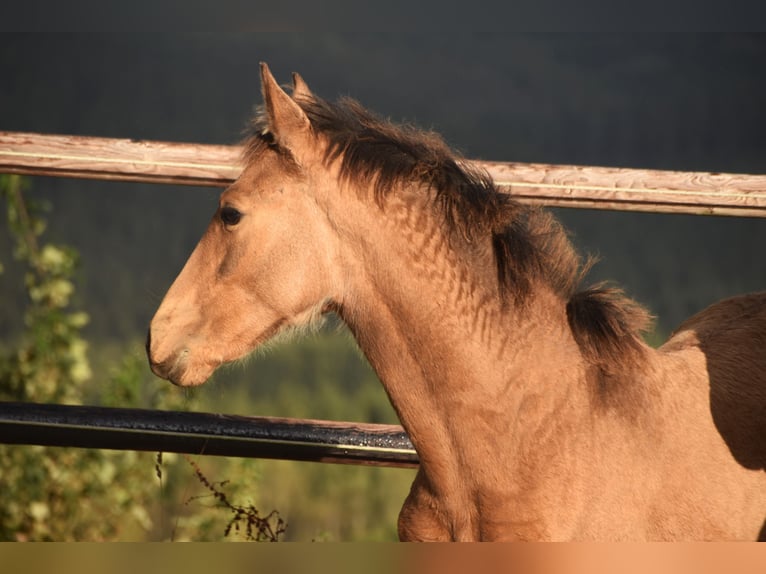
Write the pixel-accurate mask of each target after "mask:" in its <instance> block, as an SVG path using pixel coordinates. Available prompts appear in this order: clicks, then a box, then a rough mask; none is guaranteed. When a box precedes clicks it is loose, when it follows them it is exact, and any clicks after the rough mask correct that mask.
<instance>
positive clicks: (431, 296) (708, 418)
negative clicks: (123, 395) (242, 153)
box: [147, 66, 766, 540]
mask: <svg viewBox="0 0 766 574" xmlns="http://www.w3.org/2000/svg"><path fill="white" fill-rule="evenodd" d="M262 81H263V90H264V101H265V115H264V116H263V118H262V119H261V122H260V123H259V124H258V131H257V133H256V134H255V135H254V137H253V138H251V140H250V142H249V143H248V146H247V154H246V167H245V169H244V171H243V173H242V176H241V177H240V178H239V179H238V181H237V182H236V183H235V184H234V185H233V186H232V187H231V188H229V189H228V190H226V191H225V192H224V193H223V195H222V197H221V202H220V208H219V211H218V212H217V213H216V216H215V217H214V219H213V221H212V222H211V224H210V226H209V228H208V230H207V232H206V233H205V235H204V236H203V238H202V240H201V241H200V244H199V245H198V247H197V249H196V250H195V252H194V253H193V254H192V256H191V257H190V259H189V262H188V263H187V265H186V267H185V268H184V270H183V271H182V272H181V274H180V275H179V277H178V279H177V280H176V281H175V283H174V284H173V286H172V287H171V289H170V290H169V292H168V294H167V296H166V298H165V300H164V301H163V303H162V305H161V306H160V309H159V310H158V311H157V314H156V316H155V318H154V319H153V321H152V326H151V329H150V338H149V341H148V342H147V349H148V352H149V360H150V364H151V365H152V368H153V370H154V371H155V372H156V373H157V374H158V375H160V376H163V377H165V378H168V379H170V380H172V381H173V382H176V383H178V384H184V385H189V384H199V383H202V382H204V380H205V379H206V378H207V377H208V376H209V375H210V373H211V372H212V371H213V370H214V369H215V368H216V367H217V366H218V365H219V364H221V363H223V362H226V361H230V360H234V359H236V358H238V357H241V356H243V355H244V354H246V353H247V352H249V351H250V350H252V349H253V348H255V347H256V346H257V345H259V344H260V343H262V342H263V341H265V340H266V339H268V338H270V337H271V336H273V335H274V334H276V333H277V332H279V331H280V330H283V329H284V328H285V327H289V326H293V325H299V324H302V323H305V322H306V321H308V320H311V319H312V318H314V317H316V316H317V315H318V314H321V313H322V312H327V311H334V312H336V313H337V314H338V315H339V316H340V317H341V318H342V319H343V320H344V321H345V322H346V323H347V324H348V326H349V328H350V329H351V331H352V333H353V334H354V336H355V338H356V340H357V342H358V343H359V346H360V348H361V349H362V351H363V352H364V354H365V355H366V356H367V358H368V359H369V361H370V363H371V365H372V366H373V368H374V369H375V370H376V372H377V373H378V375H379V378H380V379H381V381H382V383H383V385H384V387H385V389H386V392H387V393H388V396H389V398H390V400H391V402H392V404H393V406H394V408H395V410H396V412H397V414H398V416H399V418H400V420H401V422H402V425H403V426H404V428H405V429H406V430H407V432H408V433H409V435H410V438H411V440H412V442H413V445H414V446H415V448H416V450H417V452H418V454H419V457H420V460H421V463H420V469H419V471H418V474H417V477H416V479H415V482H414V484H413V486H412V489H411V492H410V494H409V496H408V498H407V500H406V501H405V504H404V507H403V509H402V512H401V514H400V519H399V533H400V537H401V538H402V539H405V540H503V539H510V540H572V539H596V540H628V539H630V540H643V539H695V540H699V539H755V538H757V537H758V532H759V529H760V528H761V526H762V523H763V520H764V517H765V516H766V475H765V474H764V472H763V469H764V467H765V466H766V456H764V452H763V451H764V448H766V447H764V446H763V445H764V444H766V432H764V430H765V429H764V424H765V423H764V422H762V421H766V352H765V351H764V349H766V294H760V295H752V296H749V297H747V298H744V299H742V298H740V299H734V300H730V301H728V302H723V303H720V304H718V306H714V307H713V308H711V310H708V311H703V312H702V313H700V314H699V315H697V316H695V317H694V318H692V319H690V320H688V321H687V322H686V323H685V324H684V325H683V326H682V327H681V328H680V329H679V331H678V332H677V333H676V334H675V335H674V336H673V337H672V338H671V339H670V340H669V341H668V342H667V343H666V344H665V345H664V346H663V347H662V348H660V349H658V350H653V349H650V348H648V347H647V346H646V345H644V344H643V342H641V340H640V337H639V336H638V334H637V333H638V330H639V329H640V328H641V326H643V325H644V324H645V319H646V315H645V314H644V313H643V311H642V310H640V309H639V308H638V307H637V306H636V305H635V304H634V303H632V302H630V301H629V300H627V299H626V298H624V297H622V296H621V295H620V294H619V293H616V292H613V291H609V290H607V289H604V288H595V289H590V290H585V291H577V290H576V283H577V282H578V281H579V278H580V276H581V275H582V270H583V267H584V266H582V265H580V263H579V259H578V258H577V256H576V254H574V251H573V249H572V248H571V245H570V244H569V242H568V241H567V240H566V238H565V234H564V233H563V230H561V229H560V228H559V227H558V225H557V224H556V223H555V221H553V220H552V218H551V217H550V216H549V215H546V214H545V213H544V212H540V211H537V210H530V209H528V208H523V207H521V206H519V205H518V204H516V203H515V202H513V201H512V200H510V199H508V198H507V196H504V195H502V194H499V193H498V192H497V191H496V190H494V188H493V187H492V186H491V185H490V184H489V183H488V182H487V180H486V179H485V178H483V176H482V175H481V174H473V173H471V172H470V171H467V168H465V167H463V166H461V165H460V164H459V162H456V161H454V160H453V158H452V156H451V155H449V154H448V153H447V152H446V151H445V149H444V148H443V147H442V146H443V144H441V143H440V141H438V140H436V139H434V137H433V136H431V135H429V134H425V135H423V134H415V133H414V132H404V133H403V132H400V131H397V130H396V128H394V127H392V126H390V125H389V124H386V123H384V122H379V121H377V120H376V119H374V118H372V117H371V116H369V115H366V113H365V112H363V111H362V110H361V109H360V108H358V107H355V105H346V106H345V107H332V105H326V103H324V102H321V101H320V100H319V99H318V98H315V97H314V96H313V95H312V94H311V92H310V91H309V90H308V88H307V86H306V85H305V83H303V81H302V80H301V79H300V78H299V77H297V76H296V77H295V89H294V93H293V97H292V98H291V97H290V96H288V95H287V94H286V93H285V92H284V91H282V89H281V88H279V86H277V85H276V83H275V82H274V79H273V77H272V76H271V74H270V73H269V72H268V69H267V68H265V66H264V67H263V68H262ZM735 309H738V310H739V311H738V314H736V318H735V319H732V318H731V317H732V315H733V314H734V310H735ZM743 404H744V405H745V406H743ZM759 449H760V450H759Z"/></svg>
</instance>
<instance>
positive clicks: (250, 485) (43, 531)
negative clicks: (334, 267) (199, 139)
mask: <svg viewBox="0 0 766 574" xmlns="http://www.w3.org/2000/svg"><path fill="white" fill-rule="evenodd" d="M23 191H24V182H23V181H22V180H21V179H20V178H18V177H16V176H0V192H1V193H2V197H3V198H4V199H5V202H6V205H7V221H8V229H9V231H10V235H11V237H12V239H13V240H14V257H15V259H16V260H17V263H18V264H20V265H21V266H22V267H23V268H24V273H23V277H24V288H25V291H26V293H27V296H28V299H27V301H28V303H27V305H26V307H25V309H24V311H23V313H24V326H25V328H24V331H23V333H22V335H21V338H20V340H19V341H18V345H16V346H15V348H11V349H7V350H0V400H14V401H17V400H20V401H30V402H48V403H71V404H99V405H104V406H118V407H142V408H153V409H172V410H185V409H190V408H193V409H195V410H208V411H220V412H229V413H241V414H264V415H279V416H294V417H308V418H328V419H335V420H365V421H370V422H396V416H395V414H394V413H393V410H392V409H391V406H390V404H389V402H388V399H387V397H386V396H385V392H384V391H383V389H382V387H381V385H380V384H379V382H378V381H377V379H376V377H375V375H374V373H373V372H372V371H371V369H370V367H369V365H368V364H367V363H366V361H365V360H364V359H363V357H362V356H361V354H360V353H359V352H358V350H357V349H356V348H355V346H354V344H353V342H352V340H351V338H350V336H349V335H348V334H347V333H344V332H340V331H339V330H338V329H330V330H326V331H323V332H321V333H319V334H318V335H316V336H314V337H307V338H305V339H303V340H302V341H300V342H299V343H296V344H291V345H279V346H276V347H274V348H272V349H270V350H269V351H268V353H266V354H264V356H261V357H259V358H258V359H257V360H256V361H255V362H254V363H253V364H252V365H250V367H249V368H243V367H234V368H232V369H229V371H228V372H224V373H222V374H220V375H218V376H216V380H215V381H214V382H213V383H212V384H210V385H206V386H204V387H202V388H201V389H200V390H195V391H185V390H181V389H177V388H175V387H172V386H171V385H168V384H167V383H165V382H164V381H162V382H161V381H158V379H156V378H155V377H154V376H153V375H152V374H151V372H150V371H149V369H148V368H147V365H146V358H145V355H144V351H143V349H142V345H141V344H139V343H136V344H135V345H134V346H133V347H132V348H131V349H130V351H129V352H127V353H125V352H124V351H119V352H114V351H113V350H111V349H110V348H109V347H108V346H107V345H106V344H104V343H103V342H99V343H98V346H97V348H96V351H97V352H98V356H99V359H100V360H99V362H97V364H96V365H95V366H93V365H91V362H90V361H89V349H90V347H89V345H88V342H87V341H86V340H85V338H84V335H83V327H84V326H85V325H86V323H87V319H88V318H87V316H86V315H85V314H84V313H82V312H80V311H78V310H76V309H74V308H73V307H74V306H73V304H72V301H73V296H74V294H75V292H76V290H75V283H74V281H73V276H74V273H75V271H76V268H77V254H76V253H75V251H74V250H73V249H71V248H68V247H66V246H62V245H55V244H52V243H48V242H44V241H42V238H43V232H44V230H45V227H46V226H45V221H44V220H43V218H42V216H41V213H42V207H41V206H39V205H35V204H33V203H32V202H29V201H28V199H27V197H26V196H25V194H24V193H23ZM110 356H112V358H109V357H110ZM104 357H107V358H106V359H105V358H104ZM92 372H96V373H97V374H98V376H97V377H93V376H92ZM252 373H256V376H257V379H258V381H259V384H257V385H254V386H249V385H248V383H249V381H247V380H246V379H248V378H250V377H252V376H253V375H252ZM94 379H95V380H94ZM246 385H247V386H246ZM221 478H222V479H221ZM411 481H412V472H408V471H402V470H399V469H386V468H366V467H354V466H344V465H328V464H312V463H298V462H289V461H259V460H251V459H237V458H220V457H199V458H198V459H191V458H190V457H185V456H179V455H175V454H171V453H159V454H152V453H143V452H132V451H109V450H90V449H76V448H58V447H30V446H19V445H0V491H2V492H3V504H2V505H0V541H9V540H56V541H73V540H88V541H98V540H224V539H226V540H229V539H243V540H276V539H280V538H282V537H287V538H288V539H291V540H394V539H395V538H396V516H397V514H398V511H399V508H400V506H401V503H402V501H403V500H404V497H405V496H406V493H407V490H408V488H409V484H410V483H411ZM255 495H257V496H258V499H259V506H260V507H261V508H268V509H271V508H278V509H279V512H276V511H273V510H272V511H261V510H259V508H257V507H256V505H255V504H254V503H253V497H254V496H255Z"/></svg>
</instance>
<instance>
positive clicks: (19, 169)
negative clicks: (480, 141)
mask: <svg viewBox="0 0 766 574" xmlns="http://www.w3.org/2000/svg"><path fill="white" fill-rule="evenodd" d="M473 163H475V164H476V165H478V166H480V167H483V168H485V169H487V170H488V171H489V173H490V175H491V176H492V178H493V179H494V181H495V182H496V183H497V185H498V186H499V187H500V189H502V190H503V191H507V192H510V193H512V194H514V196H516V197H517V198H519V200H520V201H522V202H525V203H531V204H544V205H549V206H558V207H582V208H590V209H618V210H631V211H652V212H660V213H692V214H705V215H714V214H715V215H741V216H753V217H766V175H747V174H730V173H705V172H677V171H660V170H646V169H626V168H605V167H586V166H565V165H547V164H525V163H510V162H486V161H474V162H473ZM240 169H241V166H240V148H239V147H237V146H222V145H208V144H190V143H172V142H158V141H135V140H127V139H111V138H94V137H83V136H60V135H45V134H32V133H18V132H0V172H6V173H20V174H27V175H48V176H59V177H83V178H92V179H104V180H121V181H142V182H150V183H176V184H185V185H201V186H219V187H225V186H226V185H228V184H229V183H231V182H232V181H233V180H234V179H235V178H236V177H237V176H238V174H239V172H240Z"/></svg>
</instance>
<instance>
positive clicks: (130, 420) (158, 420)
mask: <svg viewBox="0 0 766 574" xmlns="http://www.w3.org/2000/svg"><path fill="white" fill-rule="evenodd" d="M0 443H5V444H26V445H43V446H70V447H81V448H105V449H114V450H142V451H163V452H180V453H188V454H204V455H221V456H238V457H250V458H275V459H282V460H299V461H312V462H334V463H343V464H360V465H374V466H392V467H416V466H417V465H418V457H417V454H416V453H415V450H414V449H413V447H412V443H410V440H409V438H408V436H407V434H406V433H405V432H404V430H403V429H402V427H400V426H397V425H380V424H369V423H344V422H330V421H320V420H307V419H288V418H272V417H244V416H236V415H223V414H212V413H192V412H180V411H157V410H147V409H125V408H111V407H92V406H71V405H53V404H39V403H21V402H7V403H6V402H0Z"/></svg>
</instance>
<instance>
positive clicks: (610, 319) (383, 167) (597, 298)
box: [244, 96, 650, 371]
mask: <svg viewBox="0 0 766 574" xmlns="http://www.w3.org/2000/svg"><path fill="white" fill-rule="evenodd" d="M296 102H297V103H298V104H299V105H300V107H301V108H302V109H303V111H304V112H305V113H306V115H307V116H308V118H309V120H310V122H311V127H312V130H313V131H314V133H315V134H318V135H321V136H322V138H323V139H324V141H325V145H326V147H325V150H324V154H325V161H326V162H328V163H329V162H333V161H336V160H337V161H339V165H340V176H341V178H343V179H345V180H347V181H352V182H354V183H357V184H359V185H358V187H365V186H370V182H372V188H373V193H374V199H375V201H376V202H377V203H378V204H379V205H383V203H384V202H385V199H386V197H388V196H389V195H390V194H392V193H395V192H396V190H397V189H399V188H400V187H401V186H402V185H404V184H407V183H410V182H417V183H419V184H420V185H421V186H422V187H424V188H426V189H428V190H429V192H430V193H433V194H434V199H435V201H433V202H429V204H430V205H434V206H437V208H438V209H440V211H441V214H442V216H443V219H444V222H445V225H446V228H447V230H448V232H450V233H454V234H457V235H459V236H460V237H463V238H464V239H466V240H467V241H473V240H474V239H476V238H478V237H487V236H488V237H491V242H492V248H493V252H494V257H495V265H496V268H497V280H498V285H499V290H500V293H501V296H502V297H503V298H508V299H511V300H513V301H514V303H515V304H516V305H520V306H523V305H524V304H525V302H526V301H527V300H528V298H529V295H530V294H531V293H532V291H533V289H534V288H535V286H536V285H539V284H540V283H541V282H542V283H545V284H547V285H548V286H549V287H550V288H551V289H552V290H553V291H554V292H555V293H557V294H558V295H560V296H561V297H562V298H563V299H564V300H565V301H566V303H567V317H568V320H569V324H570V328H571V329H572V332H573V335H574V337H575V340H576V341H577V343H578V345H579V346H580V348H581V350H582V352H583V355H584V357H585V358H586V359H587V360H589V361H590V362H592V363H594V364H596V365H598V366H599V368H601V369H602V370H604V371H613V370H616V369H620V368H622V367H624V366H626V365H629V364H631V363H633V362H635V361H634V359H635V358H637V357H638V356H639V355H640V353H641V351H640V350H641V348H642V344H641V342H640V340H641V337H640V332H641V331H642V330H645V329H646V328H647V327H648V325H649V319H650V316H649V314H648V313H647V312H646V311H645V310H644V309H643V308H641V307H640V306H639V305H638V304H637V303H635V302H634V301H632V300H630V299H629V298H628V297H626V296H625V295H624V294H623V293H622V292H621V291H619V290H617V289H609V288H606V287H605V286H603V285H598V286H595V287H592V288H589V289H585V290H578V287H579V285H580V283H581V281H582V278H583V276H584V275H585V274H586V273H587V271H588V269H589V268H590V266H591V264H592V260H586V261H585V262H583V260H582V258H581V257H580V256H579V255H578V254H577V252H576V251H575V249H574V247H573V245H572V243H571V241H570V240H569V237H568V235H567V233H566V231H565V230H564V228H563V227H562V226H561V224H560V223H559V222H558V221H557V220H556V219H555V218H554V217H553V215H551V214H550V213H549V212H547V211H544V210H542V209H539V208H536V207H529V206H524V205H522V204H520V203H519V202H518V201H516V200H515V199H514V198H513V197H512V196H511V195H510V194H507V193H502V192H500V191H499V190H498V189H497V188H496V186H495V184H494V182H493V181H492V178H491V176H490V175H489V174H488V173H487V172H486V171H485V170H483V169H480V168H477V167H475V166H473V165H471V164H470V163H469V162H467V161H465V160H464V159H463V158H461V157H460V156H459V155H458V154H456V153H455V152H454V151H452V150H451V149H450V148H449V147H448V146H447V144H446V143H445V142H444V140H443V139H442V138H441V137H440V136H439V135H438V134H436V133H435V132H432V131H423V130H419V129H417V128H415V127H412V126H410V125H395V124H393V123H391V122H389V121H387V120H385V119H382V118H380V117H378V116H376V115H374V114H372V113H371V112H370V111H368V110H367V109H365V108H364V107H363V106H362V105H361V104H359V103H358V102H356V101H355V100H353V99H350V98H342V99H341V100H339V101H338V102H337V103H331V102H328V101H325V100H323V99H321V98H317V97H315V96H311V97H300V98H297V99H296ZM267 126H268V122H267V120H266V117H265V114H263V113H260V114H258V115H257V116H256V118H255V120H254V121H253V122H252V126H251V130H252V131H251V134H252V135H251V136H250V137H249V138H248V140H247V141H246V143H245V155H244V158H245V161H248V159H252V158H254V157H255V154H257V153H259V152H260V151H261V150H262V149H263V148H264V147H268V148H271V149H273V150H275V151H276V152H277V153H280V154H281V155H283V156H284V157H285V158H286V159H287V160H288V162H290V163H293V164H294V163H295V162H294V161H293V160H292V156H291V154H290V152H289V150H284V149H282V148H281V147H280V146H279V144H278V143H277V142H275V141H274V138H273V136H271V134H270V133H269V132H268V127H267Z"/></svg>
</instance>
